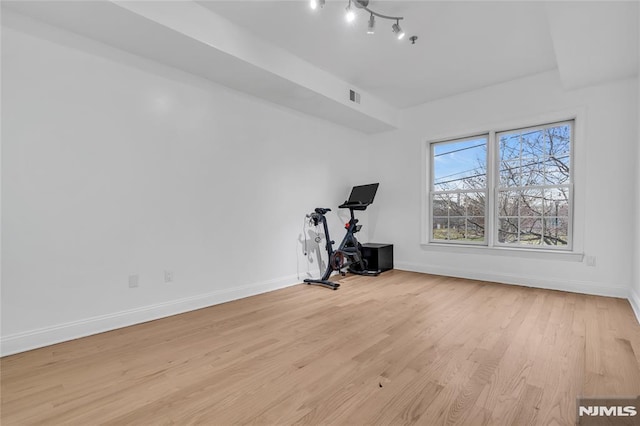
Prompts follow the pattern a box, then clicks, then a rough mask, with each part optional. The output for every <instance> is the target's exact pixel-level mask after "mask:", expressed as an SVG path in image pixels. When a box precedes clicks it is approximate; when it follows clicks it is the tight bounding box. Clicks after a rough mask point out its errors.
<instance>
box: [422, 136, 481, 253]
mask: <svg viewBox="0 0 640 426" xmlns="http://www.w3.org/2000/svg"><path fill="white" fill-rule="evenodd" d="M487 142H488V137H487V136H486V135H485V136H478V137H474V138H468V139H459V140H455V141H448V142H440V143H435V144H433V145H432V156H433V191H432V197H431V211H432V218H433V233H432V239H433V240H434V241H435V240H439V241H455V242H463V243H466V244H479V243H480V244H482V243H484V242H485V232H484V230H485V225H484V222H485V217H486V211H487Z"/></svg>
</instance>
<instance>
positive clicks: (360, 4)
mask: <svg viewBox="0 0 640 426" xmlns="http://www.w3.org/2000/svg"><path fill="white" fill-rule="evenodd" d="M310 1H311V3H310V5H311V9H314V10H315V9H317V8H318V6H320V7H323V6H324V4H325V0H310ZM352 3H353V6H355V7H357V8H358V9H364V10H366V11H367V12H369V23H368V25H367V34H374V33H375V26H376V21H375V18H376V17H378V18H382V19H388V20H390V21H396V22H395V23H394V24H393V25H392V26H391V29H392V30H393V33H394V34H395V35H396V37H397V38H398V40H402V39H403V38H404V34H405V33H404V31H403V30H402V28H400V21H401V20H402V19H404V17H402V16H387V15H383V14H381V13H378V12H375V11H373V10H371V9H369V0H349V4H347V7H346V8H345V10H346V15H345V19H346V20H347V22H349V23H351V22H353V21H354V20H355V19H356V13H355V11H354V9H353V7H352Z"/></svg>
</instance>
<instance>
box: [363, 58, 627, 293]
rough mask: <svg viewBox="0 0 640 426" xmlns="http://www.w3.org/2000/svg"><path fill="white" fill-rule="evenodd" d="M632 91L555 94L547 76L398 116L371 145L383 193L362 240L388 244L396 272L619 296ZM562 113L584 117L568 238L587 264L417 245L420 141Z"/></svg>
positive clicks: (614, 88)
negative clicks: (396, 124)
mask: <svg viewBox="0 0 640 426" xmlns="http://www.w3.org/2000/svg"><path fill="white" fill-rule="evenodd" d="M636 86H637V82H636V80H635V79H632V80H623V81H617V82H614V83H611V84H607V85H602V86H595V87H590V88H585V89H580V90H575V91H564V90H563V89H562V86H561V83H560V78H559V76H558V73H557V72H555V71H552V72H547V73H543V74H539V75H536V76H533V77H529V78H525V79H521V80H517V81H512V82H508V83H504V84H501V85H497V86H493V87H488V88H485V89H482V90H478V91H474V92H470V93H466V94H462V95H459V96H455V97H451V98H447V99H443V100H440V101H435V102H431V103H428V104H424V105H421V106H418V107H415V108H413V109H410V110H407V111H406V113H405V115H404V117H403V119H402V121H403V123H402V124H401V126H402V128H401V129H400V130H397V131H394V132H390V133H388V134H385V135H380V136H378V137H377V138H376V141H375V142H374V147H375V151H374V152H375V154H374V156H373V158H372V166H373V168H374V169H377V170H378V171H379V172H380V176H381V185H384V186H385V187H386V188H387V191H385V192H384V193H383V194H382V195H381V196H380V198H379V199H378V200H377V203H376V204H375V205H374V206H372V208H371V212H370V218H371V220H372V221H374V222H375V224H374V225H373V226H372V227H371V229H373V231H370V232H372V234H371V235H372V240H374V241H385V242H387V241H388V242H393V243H394V244H395V255H396V259H395V264H396V266H397V267H399V268H402V269H408V270H415V271H422V272H431V273H436V274H443V275H453V276H462V277H470V278H476V279H486V280H493V281H498V282H505V283H514V284H523V285H530V286H538V287H546V288H558V289H566V290H571V291H579V292H586V293H594V294H606V295H615V296H621V297H627V296H628V293H629V287H630V283H631V276H632V266H631V265H632V257H633V254H632V253H633V249H634V245H633V244H634V243H633V238H630V235H629V229H630V227H631V226H633V225H631V223H633V222H635V221H636V218H637V211H638V210H634V209H635V204H634V201H633V200H634V195H633V191H636V189H635V185H633V184H632V183H633V182H635V181H636V179H637V175H636V172H635V168H636V158H637V157H636V155H635V152H636V145H637V117H638V113H637V108H638V106H637V102H636V94H637V90H638V89H637V87H636ZM564 111H566V112H567V113H568V112H571V111H581V112H582V113H581V117H582V118H583V119H584V118H586V120H582V121H581V122H580V123H582V124H580V125H579V126H578V127H580V126H582V127H581V128H580V129H579V130H580V131H579V132H578V135H577V136H578V137H577V139H578V140H576V145H575V152H574V154H575V155H576V160H577V161H576V163H577V164H576V165H574V167H575V172H576V174H577V180H576V183H577V188H576V189H577V190H576V207H577V208H578V209H579V210H580V211H578V212H577V215H576V217H577V219H578V220H577V223H576V232H577V233H578V235H576V241H577V242H578V246H579V247H581V249H582V250H584V252H585V253H586V254H587V255H589V256H595V257H596V261H597V262H596V267H588V266H587V265H586V263H585V262H584V261H581V259H580V258H579V257H577V259H576V258H575V257H567V256H563V257H562V260H556V259H555V257H554V255H551V256H546V255H540V254H538V255H529V254H525V253H522V252H518V253H519V254H513V252H512V251H510V252H509V254H505V253H504V251H502V252H501V251H498V250H482V249H475V250H473V249H461V248H451V249H449V248H446V249H443V248H441V247H432V246H431V247H425V246H421V200H422V190H423V187H422V180H423V178H424V174H423V161H424V160H425V159H424V158H423V151H422V149H423V145H424V144H425V141H427V140H433V139H438V138H444V137H456V136H462V135H464V134H465V133H466V134H471V133H473V132H477V131H486V130H489V129H496V130H500V129H504V127H503V126H513V125H518V123H522V124H525V123H529V124H531V123H532V122H533V123H535V122H536V121H537V120H540V121H542V122H544V120H547V119H548V118H549V117H557V116H558V115H560V116H562V115H563V114H564ZM585 116H586V117H585ZM508 128H509V127H507V128H506V129H508ZM629 153H634V155H629ZM616 223H622V224H625V225H624V226H616ZM582 250H580V251H582Z"/></svg>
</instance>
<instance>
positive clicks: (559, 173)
mask: <svg viewBox="0 0 640 426" xmlns="http://www.w3.org/2000/svg"><path fill="white" fill-rule="evenodd" d="M572 139H573V121H566V122H561V123H553V124H547V125H541V126H536V127H528V128H522V129H516V130H508V131H499V132H490V133H488V134H484V135H479V136H474V137H469V138H464V139H455V140H449V141H443V142H433V143H431V144H430V148H431V149H430V157H431V168H430V170H431V176H430V193H429V206H430V209H429V210H430V221H431V226H430V236H429V241H430V242H439V243H457V244H475V245H487V246H502V247H520V248H543V249H560V250H570V249H571V248H572V239H571V224H572V223H571V222H572V202H571V201H572V173H571V170H572V168H571V155H572V153H571V149H572Z"/></svg>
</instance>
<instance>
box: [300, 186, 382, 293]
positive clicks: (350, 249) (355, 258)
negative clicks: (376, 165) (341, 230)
mask: <svg viewBox="0 0 640 426" xmlns="http://www.w3.org/2000/svg"><path fill="white" fill-rule="evenodd" d="M378 185H379V184H377V183H372V184H369V185H360V186H354V187H353V189H351V195H349V199H348V200H347V201H345V202H344V203H342V204H341V205H339V206H338V208H341V209H349V212H350V214H351V219H350V220H349V222H347V223H346V224H345V226H344V227H345V229H346V230H347V233H346V234H345V236H344V238H343V239H342V242H341V243H340V245H339V246H338V248H337V249H335V250H334V249H333V244H335V241H332V240H331V238H330V237H329V227H328V226H327V217H326V214H327V213H328V212H330V211H331V209H328V208H321V207H318V208H316V209H315V210H314V211H313V213H310V214H308V215H307V217H308V218H309V221H310V222H311V223H312V224H313V225H314V226H318V225H320V224H322V226H323V228H324V235H325V237H326V239H327V244H326V250H327V253H328V255H329V257H328V262H327V263H328V264H327V269H326V270H325V272H324V275H322V277H321V278H320V279H306V280H304V282H305V283H307V284H315V285H321V286H324V287H327V288H330V289H333V290H337V289H338V287H340V284H339V283H334V282H332V281H329V277H330V276H331V273H332V272H334V271H337V272H339V273H340V274H341V275H343V276H344V275H346V272H345V269H346V270H348V271H349V272H351V273H353V274H357V275H366V276H372V277H375V276H378V275H379V274H380V271H379V270H378V271H369V270H368V269H367V261H366V259H364V258H363V257H362V244H360V243H359V242H358V240H357V239H356V235H355V234H356V233H357V232H359V231H360V229H362V225H358V219H356V218H355V214H354V211H364V210H366V209H367V207H368V206H369V205H370V204H371V203H373V199H374V197H375V195H376V191H377V190H378Z"/></svg>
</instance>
